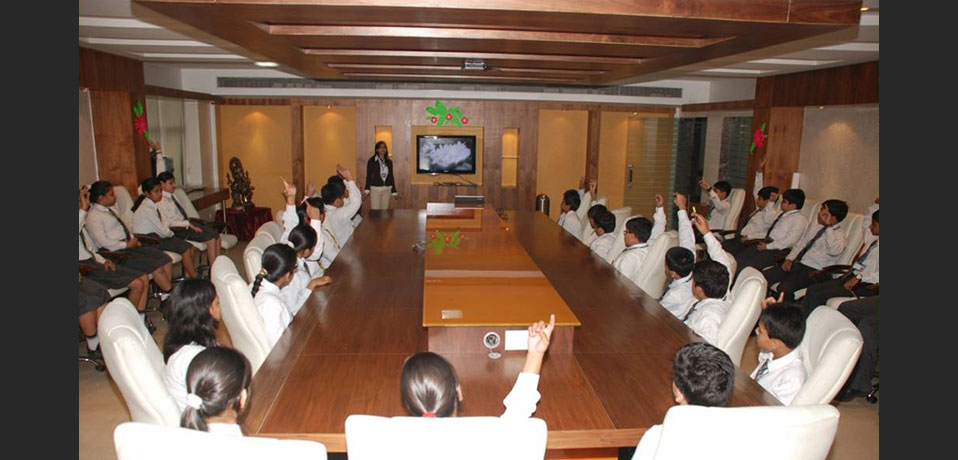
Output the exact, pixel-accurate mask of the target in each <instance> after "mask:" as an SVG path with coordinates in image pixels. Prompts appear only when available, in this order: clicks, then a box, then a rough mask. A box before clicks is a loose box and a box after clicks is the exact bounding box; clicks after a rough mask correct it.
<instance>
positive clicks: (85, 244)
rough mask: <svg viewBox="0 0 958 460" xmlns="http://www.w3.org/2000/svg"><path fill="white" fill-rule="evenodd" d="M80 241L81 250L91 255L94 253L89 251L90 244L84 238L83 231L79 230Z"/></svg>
mask: <svg viewBox="0 0 958 460" xmlns="http://www.w3.org/2000/svg"><path fill="white" fill-rule="evenodd" d="M80 241H83V249H86V251H87V252H89V253H90V254H91V255H92V254H93V252H94V251H93V250H92V249H90V242H89V241H87V240H86V236H85V235H83V229H80Z"/></svg>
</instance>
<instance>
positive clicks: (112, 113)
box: [90, 91, 146, 196]
mask: <svg viewBox="0 0 958 460" xmlns="http://www.w3.org/2000/svg"><path fill="white" fill-rule="evenodd" d="M129 101H130V96H129V93H127V92H126V91H90V107H91V109H92V112H93V132H94V140H95V142H96V162H97V168H98V169H99V173H100V179H101V180H107V181H110V182H112V183H113V184H122V185H123V186H125V187H126V189H127V190H128V191H129V192H130V195H131V196H136V185H137V184H138V183H139V182H140V178H141V176H140V175H139V174H137V168H136V164H135V163H134V157H133V155H130V152H132V151H133V113H132V112H131V111H130V106H129ZM142 177H143V178H146V176H142Z"/></svg>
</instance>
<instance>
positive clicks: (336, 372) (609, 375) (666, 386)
mask: <svg viewBox="0 0 958 460" xmlns="http://www.w3.org/2000/svg"><path fill="white" fill-rule="evenodd" d="M426 213H427V211H426V210H405V209H402V210H388V211H371V212H369V213H368V215H367V216H365V218H364V219H363V221H362V224H361V225H359V226H358V227H357V228H356V230H355V232H354V233H353V235H352V237H351V238H350V239H349V241H348V242H347V243H346V245H345V247H343V248H342V250H341V252H340V253H339V255H338V256H337V258H336V260H335V261H334V262H333V264H332V265H331V266H330V267H329V269H328V270H327V271H326V274H327V275H329V276H330V277H331V278H332V280H333V282H332V284H330V285H328V286H325V287H323V288H321V289H317V290H316V291H315V292H314V293H313V295H312V296H311V298H310V299H309V301H308V302H307V304H306V305H305V306H304V307H303V308H302V309H301V310H300V312H299V313H298V314H297V315H296V317H295V318H294V319H293V321H292V323H291V324H290V326H289V327H288V329H287V330H286V332H285V333H284V334H283V335H282V337H281V338H280V339H279V342H278V343H277V344H276V346H275V347H274V348H273V350H272V351H271V352H270V354H269V356H268V357H267V358H266V361H265V362H264V363H263V365H262V366H261V367H260V369H259V371H258V372H257V373H256V375H255V376H254V378H253V382H252V386H251V394H250V399H249V406H248V410H247V412H246V414H245V415H244V416H243V417H242V418H241V420H240V422H241V424H242V426H243V428H244V431H245V432H246V433H247V434H249V435H257V436H269V437H276V438H296V439H308V440H314V441H319V442H322V443H323V444H325V445H326V448H327V449H328V450H329V451H331V452H345V451H346V440H345V434H344V431H345V427H344V423H345V420H346V417H347V416H349V415H351V414H371V415H380V416H402V415H407V414H406V412H405V410H404V408H403V405H402V402H401V400H400V396H399V375H400V370H401V368H402V365H403V362H404V361H405V359H406V358H407V357H409V356H410V355H412V354H415V353H417V352H421V351H427V350H429V349H430V330H433V329H435V327H433V326H436V325H435V324H432V323H430V321H432V320H429V321H426V322H424V313H423V312H424V283H425V280H426V273H427V271H428V270H429V269H434V268H436V267H435V266H433V267H430V266H429V265H430V264H431V265H435V264H436V262H435V259H433V260H434V261H433V262H429V264H427V260H429V257H430V256H429V255H428V251H431V250H433V248H432V247H426V248H425V250H423V249H422V248H421V246H420V247H418V248H417V247H416V246H417V243H420V245H421V244H422V243H423V242H428V240H430V239H431V237H432V234H434V232H435V230H431V229H430V230H428V231H427V218H426ZM481 215H482V219H483V220H484V221H483V224H484V227H492V226H491V225H489V224H487V222H492V223H493V224H494V228H484V229H481V230H479V229H462V233H463V234H464V235H466V236H470V235H471V236H470V238H481V237H482V235H481V233H482V232H490V231H495V232H496V238H499V239H501V240H503V241H513V242H514V243H515V247H519V248H521V249H522V251H524V253H525V257H527V259H528V261H529V262H522V263H523V264H526V265H529V264H534V266H526V267H525V268H526V269H527V271H538V272H541V275H542V277H544V279H546V280H547V281H548V284H549V285H551V288H552V289H554V291H555V293H556V294H557V295H558V297H560V298H561V300H562V301H563V302H564V303H565V305H566V306H567V308H568V310H569V311H570V312H571V313H572V314H573V315H572V316H565V317H564V319H565V320H566V321H565V325H566V326H565V327H567V328H570V330H571V331H572V332H574V335H572V336H571V337H570V338H571V346H566V347H561V346H560V347H558V348H550V350H549V352H548V353H547V355H546V358H545V361H544V363H543V366H542V372H541V378H540V382H539V392H540V393H541V395H542V398H541V400H540V401H539V405H538V408H537V410H536V413H535V415H534V416H535V417H538V418H541V419H543V420H545V422H546V423H547V425H548V428H549V433H548V444H547V448H548V449H580V448H590V449H608V451H607V452H611V454H609V455H611V456H614V455H615V452H614V449H615V448H618V447H629V446H635V445H636V444H637V442H638V440H639V439H640V438H641V437H642V434H643V433H644V432H645V431H646V429H648V428H649V427H651V426H652V425H655V424H659V423H662V420H663V418H664V416H665V413H666V411H667V410H668V409H669V407H671V406H672V405H674V399H673V396H672V387H671V376H672V358H673V356H674V354H675V352H676V350H678V349H679V348H680V347H682V346H683V345H685V344H687V343H689V342H696V341H703V339H702V338H700V337H699V336H698V335H696V334H695V333H694V332H692V331H691V330H690V329H688V328H687V327H686V326H685V325H684V324H683V323H682V322H681V321H679V320H678V319H677V318H675V317H674V316H673V315H672V314H671V313H669V312H668V311H667V310H665V309H664V308H663V307H662V306H661V305H659V303H658V301H657V300H656V299H654V298H651V297H649V296H648V295H646V294H645V293H644V292H643V291H642V290H641V289H639V288H638V287H637V286H635V285H634V284H633V283H632V282H631V281H630V280H628V279H627V278H625V277H623V276H622V275H620V274H619V273H618V272H617V271H616V270H615V269H614V268H613V267H612V266H611V265H610V264H608V263H607V262H605V260H603V259H602V258H600V257H597V256H595V255H593V253H592V251H590V250H589V248H588V247H586V246H585V245H584V244H582V243H581V242H580V241H578V240H577V239H576V238H575V237H573V236H572V235H571V234H569V233H567V232H566V231H565V230H563V229H562V228H560V227H559V226H558V225H556V223H555V221H552V220H550V219H549V218H548V217H547V216H545V215H544V214H541V213H538V212H533V211H505V212H503V213H502V214H501V217H500V215H499V214H497V213H495V211H493V210H492V209H491V208H489V207H487V208H486V209H484V210H482V211H481ZM490 219H491V220H490ZM511 239H514V240H511ZM473 243H474V242H471V241H470V240H469V239H466V240H465V241H463V242H462V243H461V245H460V248H461V250H463V251H464V253H463V255H464V256H465V255H466V254H467V253H468V251H469V250H470V249H469V245H470V244H473ZM446 250H449V251H454V250H455V249H448V248H447V249H446ZM472 259H473V258H465V259H464V260H472ZM486 259H488V260H496V259H501V257H488V258H486ZM517 260H518V259H517ZM523 260H525V259H523ZM517 263H518V262H517ZM473 264H474V263H473ZM440 268H443V267H440ZM445 268H448V267H445ZM488 292H490V293H491V292H492V291H491V290H490V291H488ZM469 296H471V297H474V294H470V295H469ZM469 296H467V297H469ZM490 298H494V296H493V297H490ZM540 313H542V316H544V317H541V318H538V319H543V320H548V317H547V315H546V314H545V313H544V312H540ZM557 316H558V315H557ZM433 322H434V321H433ZM530 322H531V321H530ZM424 323H430V325H429V326H430V327H427V325H426V324H424ZM480 327H481V326H480ZM508 328H517V327H515V325H513V326H510V327H507V329H508ZM518 328H521V327H518ZM554 345H555V344H554ZM566 345H570V344H566ZM498 351H500V352H501V353H502V357H501V358H499V359H491V358H490V357H489V356H487V353H488V352H489V350H488V349H485V348H483V347H447V348H445V349H443V350H442V351H441V352H440V354H442V355H443V356H444V357H445V358H446V359H448V360H449V361H450V362H451V363H452V364H453V365H454V366H455V369H456V372H457V374H458V376H459V379H460V384H461V386H462V393H463V398H464V399H463V403H462V407H461V410H460V412H459V416H498V415H500V414H501V413H502V412H503V410H504V407H503V405H502V399H503V398H504V397H505V395H506V394H508V392H509V390H510V389H511V388H512V385H513V383H514V382H515V379H516V376H517V375H518V374H519V372H520V370H521V369H522V366H523V363H524V359H525V351H521V350H516V351H504V350H502V348H501V347H500V349H499V350H498ZM730 405H731V406H752V405H778V402H777V401H776V400H775V398H774V397H773V396H771V395H770V394H768V393H767V392H765V391H764V390H763V389H762V388H761V387H760V386H759V385H757V384H756V383H755V382H754V381H753V380H752V379H750V378H749V376H748V375H747V374H745V373H743V372H742V371H740V370H737V371H736V374H735V386H734V391H733V394H732V401H731V404H730ZM601 452H606V451H601Z"/></svg>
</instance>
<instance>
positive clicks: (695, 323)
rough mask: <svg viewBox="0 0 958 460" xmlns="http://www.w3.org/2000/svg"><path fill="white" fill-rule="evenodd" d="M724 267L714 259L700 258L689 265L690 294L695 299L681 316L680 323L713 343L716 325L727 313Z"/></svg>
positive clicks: (726, 277) (718, 324)
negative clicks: (692, 264)
mask: <svg viewBox="0 0 958 460" xmlns="http://www.w3.org/2000/svg"><path fill="white" fill-rule="evenodd" d="M728 280H729V277H728V268H727V267H725V266H724V265H722V264H720V263H718V262H716V261H714V260H701V261H699V262H697V263H696V264H695V266H694V267H693V268H692V295H693V296H694V297H695V302H694V303H692V306H691V307H690V308H689V310H688V311H687V312H686V313H685V315H683V317H682V322H684V323H685V325H686V326H688V327H689V328H691V329H692V330H693V331H695V333H696V334H698V335H700V336H702V338H703V339H705V340H706V341H708V342H709V343H712V344H714V343H715V341H716V339H718V331H719V327H720V326H721V325H722V322H723V321H725V317H726V316H727V315H728V310H729V306H730V303H729V302H728V301H726V300H725V294H726V292H728V284H729V283H728Z"/></svg>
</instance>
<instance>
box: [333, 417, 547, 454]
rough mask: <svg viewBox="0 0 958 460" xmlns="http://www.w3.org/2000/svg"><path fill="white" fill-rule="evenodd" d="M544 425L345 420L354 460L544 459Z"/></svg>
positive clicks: (488, 420)
mask: <svg viewBox="0 0 958 460" xmlns="http://www.w3.org/2000/svg"><path fill="white" fill-rule="evenodd" d="M546 435H547V429H546V423H545V422H544V421H543V420H542V419H538V418H523V419H504V418H499V417H449V418H423V417H391V418H390V417H376V416H372V415H350V416H349V417H347V418H346V450H347V451H348V452H349V459H350V460H371V459H383V458H403V459H406V458H408V459H437V460H438V459H450V458H457V459H477V460H479V459H483V460H485V459H492V458H509V459H517V460H526V459H528V460H531V459H536V460H541V459H542V458H543V457H544V456H545V450H546Z"/></svg>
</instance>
